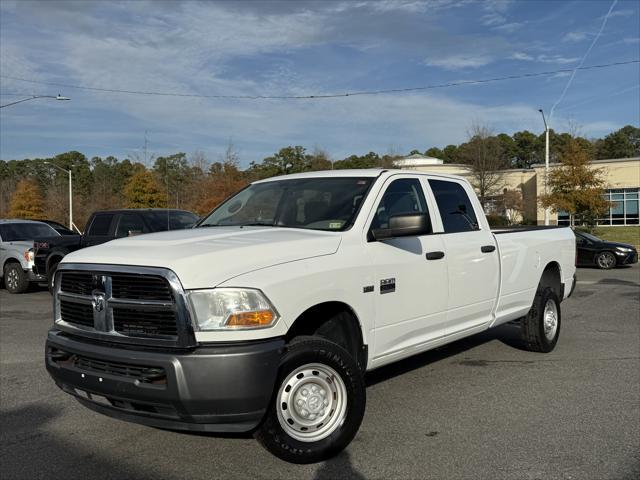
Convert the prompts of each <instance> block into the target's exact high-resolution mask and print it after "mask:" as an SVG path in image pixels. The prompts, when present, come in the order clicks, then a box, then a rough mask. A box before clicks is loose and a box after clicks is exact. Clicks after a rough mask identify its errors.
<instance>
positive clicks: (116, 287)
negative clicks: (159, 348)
mask: <svg viewBox="0 0 640 480" xmlns="http://www.w3.org/2000/svg"><path fill="white" fill-rule="evenodd" d="M95 267H97V268H95V269H93V268H90V266H84V265H82V266H81V268H82V270H80V271H78V270H75V269H73V270H71V269H70V268H69V267H67V266H66V265H65V266H64V267H63V266H61V267H60V269H59V271H58V275H59V277H60V278H59V279H58V280H57V283H56V321H57V322H58V326H59V327H61V329H62V330H65V327H69V328H66V330H73V331H72V332H71V333H74V334H76V335H84V336H90V337H94V338H99V339H101V340H106V341H113V342H122V343H134V344H135V343H141V344H158V345H160V344H162V345H168V346H191V345H194V344H195V338H194V335H193V328H192V327H191V321H190V318H189V313H188V310H187V308H186V302H185V299H184V292H183V291H182V289H181V288H180V287H179V282H178V281H177V278H175V274H173V272H170V271H168V270H164V269H159V268H151V267H149V268H143V267H110V268H113V269H114V270H102V268H109V267H105V266H95ZM100 267H101V268H100ZM126 269H132V270H135V271H133V272H131V271H126Z"/></svg>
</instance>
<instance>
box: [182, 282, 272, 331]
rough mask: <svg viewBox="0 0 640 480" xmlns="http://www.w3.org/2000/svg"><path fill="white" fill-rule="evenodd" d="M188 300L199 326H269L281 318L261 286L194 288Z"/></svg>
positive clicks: (218, 328)
mask: <svg viewBox="0 0 640 480" xmlns="http://www.w3.org/2000/svg"><path fill="white" fill-rule="evenodd" d="M189 302H190V303H191V307H192V310H193V313H194V315H195V317H196V318H195V320H196V324H197V327H198V330H229V329H232V330H233V329H240V330H242V329H247V328H266V327H270V326H271V325H273V324H274V323H275V322H276V320H278V312H277V311H276V309H275V308H274V307H273V305H271V302H269V300H268V299H267V297H265V296H264V294H263V293H262V292H261V291H260V290H255V289H249V288H213V289H210V290H191V291H190V292H189Z"/></svg>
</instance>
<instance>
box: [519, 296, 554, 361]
mask: <svg viewBox="0 0 640 480" xmlns="http://www.w3.org/2000/svg"><path fill="white" fill-rule="evenodd" d="M522 333H523V336H524V341H525V345H526V348H527V350H530V351H532V352H545V353H547V352H550V351H551V350H553V349H554V348H555V346H556V343H558V337H559V336H560V301H559V300H558V296H557V295H556V293H555V292H554V291H553V289H552V288H549V287H543V286H540V287H538V291H537V292H536V296H535V298H534V299H533V305H532V306H531V310H529V313H528V314H527V316H526V317H524V318H523V319H522Z"/></svg>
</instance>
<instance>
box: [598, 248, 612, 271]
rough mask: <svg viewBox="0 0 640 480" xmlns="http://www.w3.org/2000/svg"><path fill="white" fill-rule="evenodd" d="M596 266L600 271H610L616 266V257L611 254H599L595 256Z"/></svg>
mask: <svg viewBox="0 0 640 480" xmlns="http://www.w3.org/2000/svg"><path fill="white" fill-rule="evenodd" d="M596 265H597V266H598V268H600V269H602V270H610V269H612V268H613V267H615V266H616V256H615V255H614V254H613V253H611V252H600V253H599V254H598V255H596Z"/></svg>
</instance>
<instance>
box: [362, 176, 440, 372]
mask: <svg viewBox="0 0 640 480" xmlns="http://www.w3.org/2000/svg"><path fill="white" fill-rule="evenodd" d="M376 202H377V207H376V209H375V210H374V211H373V212H372V213H371V217H370V219H369V221H368V225H369V230H368V232H367V233H369V231H370V230H371V229H376V228H385V226H386V224H387V222H388V219H389V217H390V216H392V215H400V214H409V213H427V214H429V216H430V218H431V219H433V214H432V212H433V206H432V205H429V204H428V203H427V200H426V196H425V194H424V190H423V187H422V183H421V181H420V178H419V177H418V176H415V175H414V176H410V175H396V176H393V177H390V178H389V179H388V180H387V183H386V184H385V186H384V187H383V190H382V191H381V193H380V194H379V196H378V198H377V200H376ZM366 248H367V250H368V256H369V258H370V259H371V265H373V266H374V267H373V268H374V271H375V276H374V278H375V285H374V290H373V295H375V301H374V303H375V311H376V319H375V346H374V365H375V364H376V363H377V364H378V365H381V364H384V363H388V362H391V361H393V360H395V359H398V358H402V357H405V356H409V355H411V354H412V353H415V351H416V350H417V349H420V347H421V346H422V345H424V344H425V343H427V342H429V341H430V340H433V339H436V338H438V337H440V336H443V335H444V330H445V327H446V308H447V300H448V281H447V278H448V273H447V265H446V260H445V247H444V242H443V241H442V235H434V234H432V233H431V234H427V235H420V236H407V237H399V238H389V239H383V240H379V241H374V240H372V238H371V236H370V235H368V237H367V243H366Z"/></svg>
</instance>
